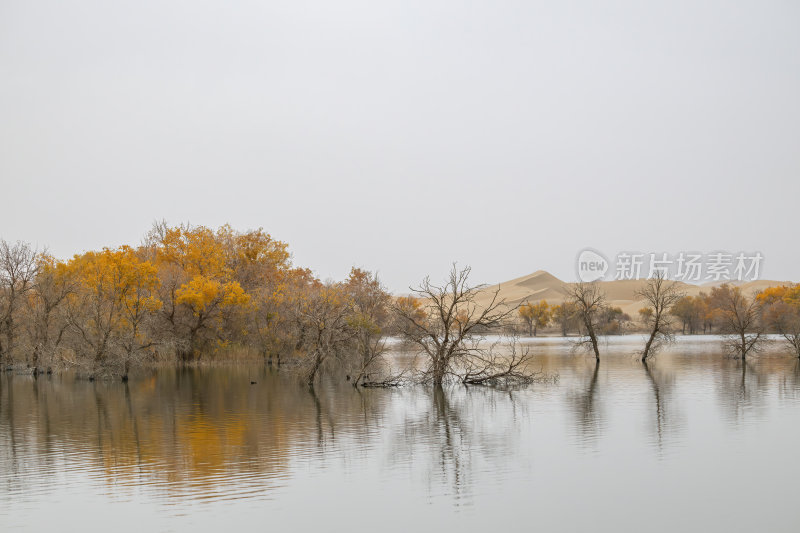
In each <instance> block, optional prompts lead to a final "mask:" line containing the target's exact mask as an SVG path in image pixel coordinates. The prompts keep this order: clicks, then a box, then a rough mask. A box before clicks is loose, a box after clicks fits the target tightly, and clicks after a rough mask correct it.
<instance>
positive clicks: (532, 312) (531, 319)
mask: <svg viewBox="0 0 800 533" xmlns="http://www.w3.org/2000/svg"><path fill="white" fill-rule="evenodd" d="M518 312H519V316H520V318H522V321H523V322H525V325H526V326H528V335H530V336H531V337H535V336H536V333H537V332H538V330H539V328H544V327H547V325H548V324H549V323H550V320H551V318H552V311H551V309H550V305H548V303H547V300H542V301H540V302H537V303H535V304H531V303H524V304H522V305H521V306H520V307H519V311H518Z"/></svg>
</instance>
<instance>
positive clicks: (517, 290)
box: [478, 270, 790, 316]
mask: <svg viewBox="0 0 800 533" xmlns="http://www.w3.org/2000/svg"><path fill="white" fill-rule="evenodd" d="M646 282H647V280H645V279H637V280H620V281H602V282H600V285H601V287H602V288H603V290H604V291H605V293H606V297H607V299H608V303H609V304H611V305H613V306H616V307H621V308H622V310H623V311H624V312H625V313H628V314H629V315H631V316H636V313H637V312H638V311H639V309H641V308H642V307H644V303H643V302H642V301H641V300H640V299H639V298H638V297H637V296H636V291H637V290H639V289H641V288H642V287H643V286H644V284H645V283H646ZM679 283H680V285H681V286H682V287H681V288H682V290H683V291H684V292H685V293H686V294H687V295H691V296H695V295H697V294H699V293H700V292H701V291H703V292H706V293H708V292H710V291H711V288H712V287H713V286H716V285H721V284H722V283H724V282H721V281H720V282H713V283H706V284H703V285H693V284H689V283H683V282H679ZM786 283H790V282H787V281H773V280H758V281H750V282H745V283H741V282H736V284H737V285H739V286H740V287H741V288H742V290H743V291H745V293H747V294H749V293H752V292H754V291H757V290H763V289H765V288H767V287H771V286H774V285H781V284H786ZM569 285H571V283H568V282H565V281H561V280H560V279H558V278H557V277H555V276H553V275H552V274H550V273H549V272H545V271H544V270H537V271H536V272H534V273H533V274H529V275H527V276H522V277H519V278H516V279H512V280H510V281H505V282H503V283H500V284H499V288H500V298H502V299H505V301H506V303H507V304H508V305H519V304H522V303H525V302H530V303H535V302H538V301H540V300H547V302H548V303H551V304H558V303H561V302H563V301H564V290H565V288H567V287H568V286H569ZM497 288H498V285H490V286H488V287H487V288H486V290H484V291H483V292H482V293H481V294H480V296H479V298H478V303H480V304H483V305H486V304H487V303H488V302H489V299H490V298H491V295H492V294H493V293H494V291H495V290H497Z"/></svg>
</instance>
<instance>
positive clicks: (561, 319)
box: [551, 301, 578, 337]
mask: <svg viewBox="0 0 800 533" xmlns="http://www.w3.org/2000/svg"><path fill="white" fill-rule="evenodd" d="M551 314H552V321H553V322H555V323H556V324H558V325H559V327H560V328H561V335H562V336H563V337H566V336H567V334H568V333H569V332H570V331H571V330H572V329H574V328H575V323H576V322H577V314H578V313H577V309H575V306H574V305H572V304H571V303H570V302H568V301H565V302H564V303H562V304H560V305H555V306H553V308H552V313H551Z"/></svg>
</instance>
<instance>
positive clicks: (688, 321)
mask: <svg viewBox="0 0 800 533" xmlns="http://www.w3.org/2000/svg"><path fill="white" fill-rule="evenodd" d="M704 312H705V309H704V304H703V301H702V299H701V298H699V297H696V296H682V297H681V298H679V299H678V301H677V302H675V304H674V305H673V306H672V310H671V311H670V313H671V314H672V315H673V316H675V317H677V318H678V319H680V321H681V324H682V325H681V333H682V334H684V335H685V334H686V329H687V328H688V329H689V335H694V334H695V333H696V332H697V330H698V328H699V327H700V324H701V322H702V319H703V313H704Z"/></svg>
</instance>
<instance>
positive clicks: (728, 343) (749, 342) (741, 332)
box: [710, 283, 764, 359]
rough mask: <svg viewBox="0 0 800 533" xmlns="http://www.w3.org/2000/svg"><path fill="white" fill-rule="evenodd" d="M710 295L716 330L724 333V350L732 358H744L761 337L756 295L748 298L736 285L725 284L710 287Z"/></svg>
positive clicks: (762, 332)
mask: <svg viewBox="0 0 800 533" xmlns="http://www.w3.org/2000/svg"><path fill="white" fill-rule="evenodd" d="M710 298H711V305H712V307H714V308H715V309H716V310H717V321H718V323H719V326H720V331H721V332H722V333H723V334H724V335H725V341H724V342H723V346H724V347H725V349H726V350H727V351H728V352H729V353H730V354H731V355H732V356H733V357H735V358H736V359H739V358H741V359H746V358H747V354H749V353H751V352H757V351H758V350H759V347H760V344H761V342H762V341H763V340H764V339H763V335H764V328H763V326H762V324H761V302H760V301H759V300H758V298H757V297H756V296H755V295H754V296H753V297H751V298H748V297H747V296H745V295H744V294H743V293H742V290H741V289H740V288H739V287H733V286H731V285H728V284H727V283H726V284H723V285H721V286H720V287H714V288H713V289H711V296H710Z"/></svg>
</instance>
